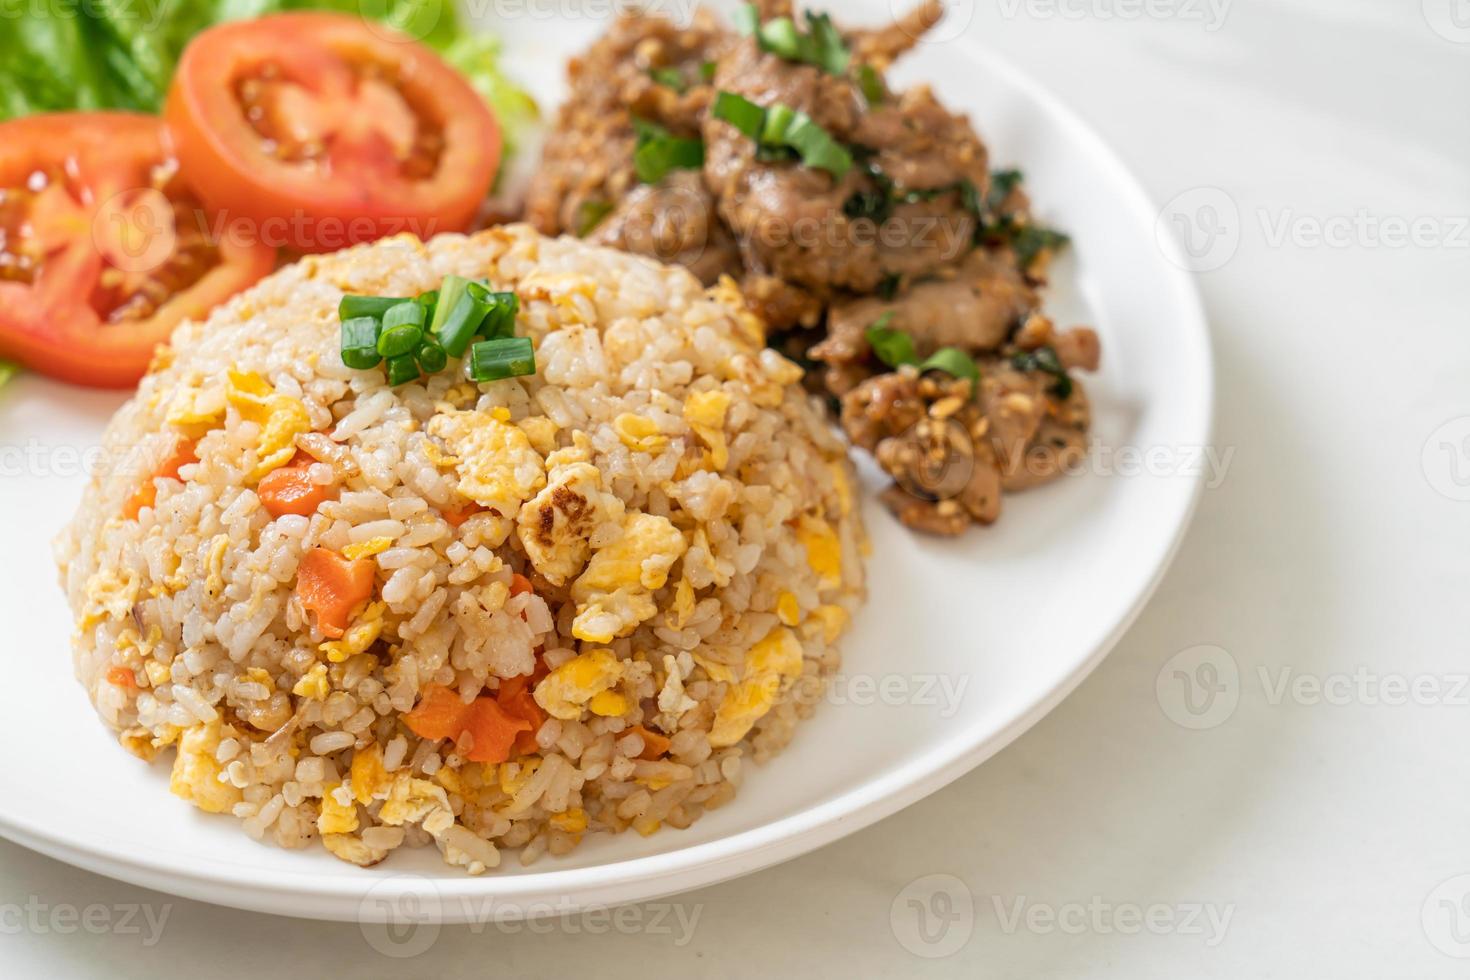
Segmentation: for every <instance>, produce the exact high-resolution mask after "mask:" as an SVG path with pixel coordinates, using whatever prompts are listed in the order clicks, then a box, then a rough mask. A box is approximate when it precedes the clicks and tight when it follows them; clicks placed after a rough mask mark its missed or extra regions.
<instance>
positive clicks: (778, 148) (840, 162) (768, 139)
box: [713, 92, 853, 180]
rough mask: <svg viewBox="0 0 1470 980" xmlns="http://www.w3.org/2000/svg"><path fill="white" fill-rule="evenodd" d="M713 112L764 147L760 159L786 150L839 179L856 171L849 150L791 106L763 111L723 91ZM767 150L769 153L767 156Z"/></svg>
mask: <svg viewBox="0 0 1470 980" xmlns="http://www.w3.org/2000/svg"><path fill="white" fill-rule="evenodd" d="M713 112H714V116H715V118H716V119H723V120H724V121H725V122H727V123H729V124H730V125H732V126H734V127H735V128H736V129H738V130H740V131H741V132H742V133H744V134H745V135H746V136H748V137H750V138H751V139H753V140H755V141H756V142H757V143H759V144H760V146H759V147H758V148H757V151H756V158H757V159H761V160H772V159H778V158H779V156H780V153H781V152H782V151H784V150H787V149H790V150H795V151H796V152H797V153H798V154H799V155H800V156H801V162H802V163H804V164H806V165H807V166H808V167H812V168H814V169H816V170H825V171H827V172H828V173H830V174H831V175H832V176H833V177H834V178H835V179H837V180H841V179H842V178H843V177H845V176H847V172H848V171H849V170H851V169H852V165H853V158H852V153H851V152H850V151H849V150H848V149H847V147H845V146H843V145H842V144H841V143H839V142H837V141H836V140H835V139H833V138H832V135H831V134H830V133H828V132H827V131H826V130H825V129H823V128H822V127H821V126H818V125H817V124H816V122H815V121H813V119H812V117H811V116H808V115H807V114H806V113H804V112H801V111H800V110H797V109H793V108H791V107H790V106H788V105H783V104H782V103H779V102H778V103H776V104H775V105H773V106H771V107H770V108H769V109H762V108H761V107H760V106H758V105H756V104H755V103H754V102H752V101H750V100H749V99H747V98H745V97H744V96H741V95H736V94H735V93H734V92H721V93H719V94H718V95H717V96H715V104H714V109H713ZM763 150H764V151H767V152H765V153H764V154H763V153H762V151H763ZM771 151H774V152H771Z"/></svg>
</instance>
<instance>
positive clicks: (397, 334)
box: [378, 323, 424, 359]
mask: <svg viewBox="0 0 1470 980" xmlns="http://www.w3.org/2000/svg"><path fill="white" fill-rule="evenodd" d="M423 341H424V328H423V327H421V326H419V325H417V324H414V323H400V324H397V325H395V326H392V327H384V328H383V332H382V333H380V334H378V353H379V354H382V355H383V356H384V357H386V358H389V359H392V358H395V357H402V356H404V355H405V354H412V353H413V352H414V351H416V350H418V349H419V344H421V343H423Z"/></svg>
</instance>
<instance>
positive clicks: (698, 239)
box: [588, 170, 743, 286]
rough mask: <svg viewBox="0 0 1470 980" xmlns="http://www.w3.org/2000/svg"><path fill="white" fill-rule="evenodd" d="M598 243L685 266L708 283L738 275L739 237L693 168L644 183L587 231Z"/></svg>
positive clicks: (739, 265)
mask: <svg viewBox="0 0 1470 980" xmlns="http://www.w3.org/2000/svg"><path fill="white" fill-rule="evenodd" d="M588 240H589V241H591V242H593V243H595V244H598V245H610V246H612V247H613V248H617V249H621V250H622V251H624V252H633V253H634V254H637V255H647V256H651V257H652V258H656V259H658V260H659V261H660V262H671V263H674V264H675V265H682V266H684V267H686V268H687V269H688V270H689V271H690V272H692V273H694V274H695V275H696V276H698V277H699V279H700V281H701V282H703V283H704V284H705V285H706V286H710V285H713V284H714V283H715V282H716V281H717V280H718V279H719V278H720V276H722V275H730V276H734V277H736V278H739V277H740V275H741V274H742V270H743V266H742V265H741V262H740V251H739V249H738V248H737V247H736V245H735V240H734V238H732V237H731V236H730V232H729V230H728V229H726V228H725V225H724V223H723V222H721V221H720V219H719V217H718V216H716V214H715V213H714V199H713V198H712V197H711V196H710V193H709V191H708V190H706V189H705V186H704V180H703V179H702V178H701V177H700V175H699V173H698V172H696V171H693V170H680V171H676V172H674V173H672V174H670V175H669V176H667V177H666V178H664V179H663V180H662V181H660V182H659V183H658V184H656V185H649V184H639V185H638V186H637V187H635V188H634V189H633V190H632V191H631V192H630V193H629V194H628V195H627V196H626V197H624V198H623V199H622V201H621V202H619V203H618V205H617V206H616V207H614V208H613V210H612V211H611V212H610V213H609V214H608V215H607V216H606V217H605V218H603V219H602V221H601V222H599V223H598V225H597V227H596V228H595V229H593V231H592V233H591V234H590V235H589V236H588Z"/></svg>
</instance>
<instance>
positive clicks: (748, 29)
mask: <svg viewBox="0 0 1470 980" xmlns="http://www.w3.org/2000/svg"><path fill="white" fill-rule="evenodd" d="M734 17H735V29H736V30H737V31H739V32H740V33H741V34H745V35H751V34H754V33H755V32H756V31H757V30H759V29H760V26H761V12H760V8H759V7H757V6H756V5H755V4H753V3H742V4H741V5H740V6H739V7H737V8H736V10H735V15H734Z"/></svg>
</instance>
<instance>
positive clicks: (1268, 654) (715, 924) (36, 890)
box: [0, 0, 1470, 980]
mask: <svg viewBox="0 0 1470 980" xmlns="http://www.w3.org/2000/svg"><path fill="white" fill-rule="evenodd" d="M957 6H959V7H960V8H961V9H960V16H961V17H965V16H969V17H970V18H971V23H970V25H969V27H968V30H969V31H970V32H972V33H973V34H974V35H975V36H977V37H979V38H981V39H982V40H983V41H984V42H985V43H987V44H990V45H992V46H995V47H997V48H999V49H1002V50H1004V51H1006V52H1007V54H1008V56H1009V57H1010V58H1011V59H1013V60H1015V61H1016V62H1019V63H1020V64H1022V65H1024V66H1025V67H1026V68H1027V69H1028V70H1030V71H1031V72H1033V73H1035V74H1036V75H1038V76H1040V77H1042V78H1044V79H1046V80H1047V81H1048V84H1049V85H1050V86H1051V87H1052V88H1053V89H1054V90H1055V91H1056V92H1057V93H1058V94H1059V95H1060V96H1062V97H1063V98H1064V99H1065V100H1066V101H1067V102H1068V103H1070V104H1071V105H1072V106H1074V107H1075V108H1077V109H1078V110H1080V112H1081V113H1082V114H1083V115H1085V116H1086V117H1087V118H1089V119H1090V120H1091V121H1092V122H1093V123H1094V124H1095V125H1096V127H1097V128H1098V129H1099V130H1100V131H1101V132H1102V133H1103V134H1104V135H1105V136H1106V137H1107V138H1108V140H1109V141H1110V142H1111V143H1112V144H1113V145H1114V146H1115V147H1117V148H1118V149H1119V150H1120V151H1121V154H1122V156H1123V157H1124V159H1125V160H1126V161H1127V163H1128V164H1129V165H1130V166H1131V167H1132V168H1133V170H1134V171H1135V172H1136V173H1137V174H1138V175H1139V176H1140V177H1141V178H1142V180H1143V182H1144V184H1145V185H1146V187H1147V189H1148V191H1149V192H1150V194H1152V196H1153V197H1154V199H1155V200H1156V201H1157V202H1159V204H1160V206H1161V208H1162V207H1164V206H1165V204H1166V202H1170V201H1173V200H1175V199H1176V198H1178V196H1179V195H1180V194H1182V193H1184V192H1187V191H1191V190H1194V189H1197V188H1218V189H1219V190H1220V191H1223V192H1224V197H1225V199H1226V200H1228V203H1229V205H1233V208H1234V210H1235V212H1236V216H1234V220H1233V221H1230V222H1228V223H1227V225H1225V226H1223V227H1224V230H1225V231H1226V233H1227V235H1229V236H1232V238H1231V239H1229V240H1228V241H1227V245H1226V246H1224V248H1225V251H1223V252H1215V253H1212V261H1211V262H1210V263H1209V264H1216V263H1215V261H1213V260H1214V259H1220V260H1222V261H1223V264H1222V265H1220V266H1219V268H1216V269H1213V270H1211V271H1208V272H1204V273H1202V274H1201V275H1200V283H1201V288H1202V290H1203V292H1204V295H1205V299H1206V302H1207V305H1208V309H1209V314H1210V319H1211V323H1212V327H1213V330H1214V337H1215V346H1216V356H1217V361H1218V390H1219V412H1218V420H1219V421H1218V432H1217V442H1218V444H1219V446H1220V447H1221V448H1222V450H1233V452H1234V455H1233V457H1231V463H1230V466H1229V469H1228V472H1227V474H1226V477H1225V479H1224V480H1223V481H1222V482H1220V483H1219V485H1218V486H1216V487H1213V488H1212V489H1210V490H1209V491H1208V492H1206V494H1205V495H1204V499H1203V502H1202V504H1201V507H1200V511H1199V516H1198V519H1197V520H1196V522H1195V525H1194V528H1193V530H1192V531H1191V532H1190V534H1189V537H1188V539H1187V541H1186V542H1185V544H1184V547H1183V550H1182V551H1181V553H1180V555H1179V558H1178V560H1177V562H1176V563H1175V565H1174V567H1173V570H1172V571H1171V572H1170V574H1169V575H1168V578H1167V579H1166V581H1165V582H1164V584H1163V587H1162V588H1161V589H1160V590H1159V593H1158V595H1157V597H1156V598H1155V599H1154V601H1153V603H1152V605H1151V606H1150V607H1149V608H1148V610H1147V611H1146V612H1145V613H1144V614H1143V616H1142V617H1141V618H1140V619H1139V621H1138V623H1137V625H1136V626H1135V627H1134V628H1133V629H1132V630H1131V632H1129V634H1128V635H1127V636H1126V637H1125V638H1124V639H1123V641H1122V642H1121V643H1120V644H1119V645H1118V647H1117V649H1116V650H1115V651H1114V653H1113V654H1112V656H1111V657H1110V658H1109V659H1108V660H1107V661H1106V663H1104V664H1103V666H1102V667H1101V668H1100V669H1099V670H1098V671H1097V673H1096V674H1095V675H1093V676H1092V677H1091V678H1090V679H1089V680H1088V681H1087V682H1086V683H1085V684H1084V685H1083V686H1082V687H1081V689H1080V690H1078V691H1077V692H1076V693H1075V694H1074V695H1073V696H1072V697H1071V698H1069V699H1068V700H1067V701H1066V702H1065V703H1064V704H1063V705H1062V706H1061V707H1060V708H1059V709H1058V710H1057V711H1055V712H1054V713H1053V714H1052V715H1050V716H1049V717H1048V718H1046V719H1045V720H1044V721H1042V722H1041V723H1040V724H1039V725H1037V726H1036V728H1035V729H1033V730H1032V731H1031V732H1030V733H1028V734H1027V735H1025V736H1023V737H1022V738H1021V739H1020V740H1019V741H1018V742H1016V743H1015V744H1014V745H1012V746H1011V747H1009V748H1008V749H1006V750H1005V751H1004V752H1002V753H1001V754H1000V755H999V756H997V757H996V758H995V759H993V760H992V761H990V762H989V763H987V764H986V765H984V766H983V767H981V768H980V769H979V770H977V771H975V772H973V773H971V774H970V775H969V776H967V777H965V778H963V779H961V780H959V781H958V782H956V783H955V784H953V785H951V786H950V787H948V788H947V789H945V790H943V791H941V792H939V793H937V794H935V795H934V796H932V797H931V798H929V799H928V800H926V801H924V802H922V803H920V804H918V805H916V806H914V807H912V808H911V809H909V810H907V811H905V812H903V813H901V814H899V815H897V816H894V817H892V818H890V819H888V820H886V821H883V822H882V823H880V824H878V825H877V826H875V827H872V828H871V829H869V830H866V831H864V832H862V833H859V834H856V835H854V836H852V837H850V838H848V839H846V840H844V841H842V842H840V843H838V844H835V845H832V846H830V847H827V848H825V849H823V850H821V851H818V852H816V853H814V854H811V855H808V856H806V857H804V858H801V859H799V860H796V861H793V862H791V863H789V864H786V865H784V866H781V867H778V868H776V869H773V870H770V871H766V872H764V873H761V874H757V875H754V876H751V877H748V878H745V879H742V880H738V881H735V882H732V883H729V884H725V885H721V886H719V887H715V888H710V889H707V890H704V891H701V892H696V893H693V894H690V895H686V896H682V897H680V898H679V899H676V900H674V901H673V903H672V905H673V906H674V907H672V908H669V909H659V908H644V909H640V910H637V911H635V912H633V913H630V914H629V915H628V916H627V917H625V918H622V919H614V920H612V921H578V920H570V921H568V922H564V923H559V924H555V925H552V926H549V927H543V929H546V928H549V929H550V930H551V931H550V934H548V935H539V934H533V933H532V932H530V931H529V930H526V929H522V930H520V931H517V932H511V931H508V930H506V929H502V928H495V927H487V928H484V929H482V930H480V931H478V932H475V931H473V930H470V929H468V928H453V929H451V928H445V929H444V930H442V932H440V934H439V935H438V936H437V937H436V938H435V939H434V941H433V942H432V943H429V944H428V948H427V949H426V950H425V951H423V952H422V953H421V954H420V955H418V956H416V957H414V958H411V959H395V958H392V957H388V956H385V955H383V954H382V953H380V952H379V951H378V950H377V949H376V948H375V946H384V945H386V946H387V948H389V949H396V950H398V951H402V950H401V948H400V947H394V946H393V945H392V944H391V942H385V939H384V937H382V936H379V935H365V934H364V933H363V931H361V930H360V929H359V928H358V927H357V926H353V925H329V924H321V923H312V922H303V921H293V920H287V919H278V918H272V917H270V916H264V915H253V914H247V913H243V912H235V911H232V910H228V909H224V908H217V907H213V906H208V905H202V904H198V903H194V902H188V901H184V900H180V899H176V898H172V897H170V896H166V895H162V894H158V893H153V892H147V891H143V890H140V889H137V888H134V887H131V886H129V885H125V884H121V883H118V882H114V881H110V880H107V879H103V878H99V877H96V876H93V875H90V874H87V873H85V872H82V871H78V870H75V869H73V868H70V867H68V866H66V865H63V864H60V863H57V862H54V861H51V860H49V859H46V858H43V857H40V856H37V855H35V854H32V853H30V852H28V851H25V850H22V849H21V848H19V847H16V846H14V845H11V844H8V843H3V842H0V963H4V964H5V965H4V967H3V968H0V973H3V974H4V975H6V976H9V977H25V978H31V977H45V978H55V980H61V978H68V977H87V976H108V977H149V978H170V977H184V976H189V977H200V976H204V977H213V976H222V977H223V976H243V975H246V974H248V975H251V976H257V975H264V976H296V975H300V976H319V977H331V978H348V977H352V978H359V977H361V978H367V977H390V976H405V975H413V976H422V977H435V978H453V977H478V976H487V975H498V976H512V975H513V976H557V977H564V976H573V975H582V976H594V975H595V976H600V977H602V976H605V977H617V976H647V975H650V974H654V975H664V974H666V973H672V972H674V971H678V973H679V975H689V976H710V977H724V976H734V975H740V974H749V973H759V974H760V975H768V976H783V975H791V974H797V973H800V974H804V975H808V976H829V975H830V976H851V975H887V976H910V975H914V974H918V973H921V972H926V973H927V972H932V973H934V974H949V975H957V976H958V975H963V976H971V977H975V976H978V977H985V978H990V977H995V978H1002V977H1005V978H1009V977H1028V978H1029V977H1117V978H1126V980H1137V978H1147V977H1169V978H1176V977H1191V978H1196V977H1199V978H1203V977H1231V978H1235V977H1280V978H1300V977H1329V976H1330V977H1364V978H1369V977H1372V978H1380V977H1464V976H1467V975H1470V960H1466V959H1464V958H1465V957H1470V778H1467V777H1470V751H1467V749H1470V685H1467V684H1466V678H1467V675H1470V631H1467V629H1466V625H1467V615H1466V611H1467V609H1470V604H1467V603H1466V601H1465V599H1464V595H1465V585H1466V582H1467V579H1470V439H1467V436H1470V228H1467V226H1466V220H1467V219H1466V216H1467V215H1470V113H1467V111H1466V108H1465V99H1466V93H1467V92H1470V3H1467V2H1466V0H1233V2H1232V0H1148V2H1147V3H1145V2H1144V0H980V2H978V3H970V4H957ZM1461 25H1463V26H1461ZM1179 200H1180V201H1182V202H1183V205H1181V206H1188V207H1189V208H1195V206H1196V204H1197V203H1198V202H1199V201H1201V200H1208V201H1214V202H1217V203H1218V202H1219V200H1220V195H1218V194H1215V193H1214V192H1210V196H1209V197H1208V198H1202V197H1201V196H1200V194H1199V193H1196V194H1195V195H1193V196H1187V197H1184V198H1180V199H1179ZM1224 214H1225V217H1227V218H1231V217H1232V216H1231V215H1230V214H1229V207H1227V208H1226V210H1225V212H1224ZM1457 420H1458V421H1457ZM1201 646H1204V647H1214V648H1218V649H1216V650H1205V651H1201V650H1198V649H1196V648H1199V647H1201ZM1175 658H1177V659H1175ZM1201 658H1204V661H1207V662H1208V665H1209V667H1208V668H1207V669H1216V673H1215V674H1214V675H1213V676H1214V677H1216V678H1218V679H1219V680H1218V683H1219V684H1220V685H1224V688H1225V690H1224V691H1223V692H1220V693H1219V696H1218V698H1217V700H1216V702H1215V703H1214V705H1213V707H1211V709H1210V710H1209V711H1207V712H1205V713H1204V714H1202V715H1201V714H1190V711H1189V706H1188V705H1186V704H1185V703H1184V702H1183V700H1182V698H1183V696H1184V695H1185V693H1186V691H1185V689H1184V687H1183V686H1182V685H1183V682H1182V681H1180V680H1179V677H1178V676H1177V675H1176V674H1175V671H1176V670H1183V672H1184V674H1185V676H1188V677H1194V678H1206V679H1208V677H1209V676H1210V675H1208V674H1207V673H1200V672H1199V666H1200V663H1201V662H1202V660H1201ZM1232 671H1233V672H1234V673H1233V674H1232ZM1161 676H1162V680H1161V679H1160V678H1161ZM1196 693H1198V691H1197V690H1196ZM1202 705H1203V702H1202V701H1200V702H1196V703H1195V704H1194V707H1195V708H1196V709H1198V708H1200V707H1201V706H1202ZM1176 717H1177V718H1181V719H1183V720H1185V721H1190V722H1191V723H1193V724H1196V725H1199V724H1203V725H1206V726H1208V727H1202V728H1189V727H1184V726H1182V725H1180V724H1178V723H1176V721H1174V720H1171V719H1172V718H1176ZM5 791H9V790H8V789H7V790H5ZM932 874H945V875H949V876H952V877H953V879H955V880H954V881H950V882H949V885H948V889H949V892H948V893H946V894H945V895H942V896H941V898H940V899H938V900H936V899H935V898H934V895H933V893H932V892H926V893H925V897H926V899H927V901H925V902H920V903H919V904H918V905H917V906H914V905H910V904H909V901H908V900H909V898H910V897H912V896H913V894H914V890H913V889H910V890H909V891H907V892H906V891H905V888H906V887H907V886H908V885H909V884H910V883H911V882H913V881H914V880H915V879H918V878H921V877H923V876H926V875H932ZM946 880H948V879H946ZM964 893H968V894H969V896H970V898H971V903H972V904H971V909H972V911H971V913H970V914H969V915H965V914H963V908H964V903H963V901H962V899H963V895H964ZM950 895H952V896H953V897H954V898H956V899H957V900H960V901H957V903H954V904H946V903H945V902H944V901H943V898H945V897H948V896H950ZM87 906H100V907H102V908H103V909H105V911H94V912H92V913H91V915H92V916H93V918H91V919H90V920H89V919H86V918H83V919H81V920H77V919H74V918H72V917H71V913H70V912H68V911H66V910H68V909H70V910H73V911H74V912H75V913H76V914H77V915H83V914H84V913H85V912H86V908H87ZM128 908H134V910H135V911H134V913H129V914H130V915H131V916H132V918H131V921H130V923H129V924H128V925H129V926H130V928H124V923H123V922H122V921H121V918H122V915H123V914H125V912H124V910H126V909H128ZM946 913H948V914H946ZM150 916H151V918H150ZM680 916H682V918H681V917H680ZM160 920H161V921H160ZM103 926H106V928H102V927H103ZM940 953H945V954H948V955H945V956H939V955H936V954H940Z"/></svg>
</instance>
